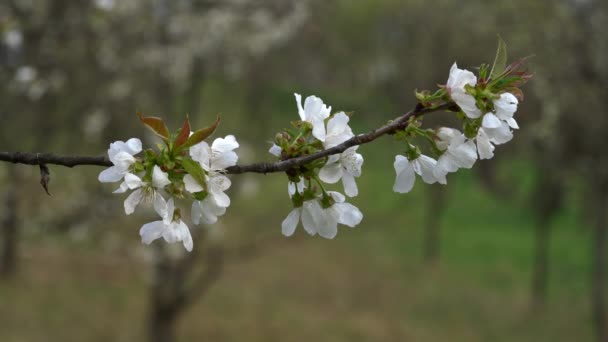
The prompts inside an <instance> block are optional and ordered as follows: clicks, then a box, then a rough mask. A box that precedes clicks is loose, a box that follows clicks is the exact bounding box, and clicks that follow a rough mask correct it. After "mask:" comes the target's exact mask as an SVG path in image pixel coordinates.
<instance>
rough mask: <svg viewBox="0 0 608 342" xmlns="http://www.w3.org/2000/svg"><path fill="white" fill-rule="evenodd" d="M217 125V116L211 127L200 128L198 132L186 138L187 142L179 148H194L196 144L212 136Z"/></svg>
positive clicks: (218, 120)
mask: <svg viewBox="0 0 608 342" xmlns="http://www.w3.org/2000/svg"><path fill="white" fill-rule="evenodd" d="M219 124H220V117H219V116H218V117H217V119H215V121H214V122H213V124H211V126H209V127H205V128H201V129H199V130H198V131H196V132H194V133H192V135H191V136H190V138H188V140H186V142H185V143H184V144H183V145H181V146H180V147H181V148H188V147H190V146H194V145H196V144H198V143H199V142H201V141H203V140H205V139H207V138H208V137H209V136H210V135H211V134H213V132H215V129H216V128H217V126H218V125H219Z"/></svg>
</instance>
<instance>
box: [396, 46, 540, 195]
mask: <svg viewBox="0 0 608 342" xmlns="http://www.w3.org/2000/svg"><path fill="white" fill-rule="evenodd" d="M500 53H501V51H500V49H499V54H500ZM497 59H498V58H497ZM522 63H523V60H520V61H517V62H515V63H513V64H511V65H509V66H502V67H501V66H499V65H497V63H496V62H495V64H494V66H493V67H492V69H490V68H489V66H488V65H482V66H481V67H480V77H479V80H478V77H477V76H475V74H473V73H472V72H470V71H468V70H464V69H459V68H458V66H457V64H456V63H454V64H453V65H452V68H451V69H450V74H449V77H448V80H447V83H446V85H445V86H444V87H442V88H441V89H439V90H438V91H436V92H435V93H434V94H430V93H429V92H420V93H417V94H416V96H417V98H418V99H419V101H420V104H421V105H423V106H425V107H431V108H432V107H434V106H438V105H441V104H446V103H450V102H453V103H454V104H455V105H456V106H455V107H453V108H451V110H452V111H455V112H457V117H458V118H459V119H461V120H462V122H463V131H462V132H461V131H459V130H458V129H455V128H447V127H440V128H438V129H436V130H423V129H420V125H421V122H420V121H421V119H415V120H413V121H412V122H410V123H409V125H408V126H407V127H406V128H405V129H404V130H403V131H402V132H398V133H397V134H396V137H397V138H398V139H401V140H405V142H406V153H405V156H402V155H397V156H396V157H395V163H394V168H395V172H396V175H397V176H396V179H395V184H394V186H393V190H394V191H395V192H398V193H407V192H409V191H410V190H412V188H413V186H414V182H415V175H416V174H418V175H419V176H420V177H421V178H422V180H423V181H424V182H425V183H428V184H433V183H440V184H446V183H447V180H446V176H447V174H448V173H452V172H456V171H457V170H458V169H461V168H464V169H470V168H471V167H472V166H473V165H474V164H475V162H476V161H477V159H478V158H479V159H490V158H492V157H494V149H495V146H497V145H500V144H504V143H507V142H509V141H510V140H511V139H512V138H513V129H518V128H519V126H518V124H517V122H516V121H515V119H514V118H513V115H514V114H515V112H516V111H517V105H518V104H519V99H518V97H521V94H522V93H521V90H520V89H519V88H518V87H519V86H520V85H522V84H523V83H525V82H526V81H527V80H528V79H529V77H530V76H529V75H528V74H526V73H525V72H524V71H520V70H518V68H519V67H520V66H521V64H522ZM416 137H422V138H424V139H425V140H427V141H428V142H429V143H430V150H431V153H433V154H434V155H435V156H436V159H435V158H433V157H430V156H427V155H424V154H422V153H421V152H420V148H419V147H418V146H415V145H414V143H413V139H414V138H416Z"/></svg>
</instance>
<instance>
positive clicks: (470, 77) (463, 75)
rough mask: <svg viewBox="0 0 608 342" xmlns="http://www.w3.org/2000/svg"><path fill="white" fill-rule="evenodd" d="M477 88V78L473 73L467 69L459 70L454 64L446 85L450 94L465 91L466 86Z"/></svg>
mask: <svg viewBox="0 0 608 342" xmlns="http://www.w3.org/2000/svg"><path fill="white" fill-rule="evenodd" d="M467 84H468V85H470V86H475V85H476V84H477V77H476V76H475V74H473V73H472V72H470V71H468V70H465V69H458V65H456V63H455V62H454V64H452V67H451V68H450V76H449V77H448V81H447V83H446V88H447V89H448V92H451V91H453V90H456V89H464V86H465V85H467Z"/></svg>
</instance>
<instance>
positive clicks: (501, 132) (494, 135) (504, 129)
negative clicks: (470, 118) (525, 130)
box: [484, 122, 513, 145]
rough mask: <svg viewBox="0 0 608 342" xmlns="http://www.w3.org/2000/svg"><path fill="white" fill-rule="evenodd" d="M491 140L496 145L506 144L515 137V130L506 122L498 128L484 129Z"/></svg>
mask: <svg viewBox="0 0 608 342" xmlns="http://www.w3.org/2000/svg"><path fill="white" fill-rule="evenodd" d="M484 131H485V132H486V134H487V135H488V137H489V138H490V141H491V142H493V143H494V144H496V145H500V144H504V143H507V142H509V141H510V140H511V139H513V132H511V129H510V128H509V125H508V124H507V123H506V122H505V123H503V124H502V125H501V126H500V127H498V128H493V129H484Z"/></svg>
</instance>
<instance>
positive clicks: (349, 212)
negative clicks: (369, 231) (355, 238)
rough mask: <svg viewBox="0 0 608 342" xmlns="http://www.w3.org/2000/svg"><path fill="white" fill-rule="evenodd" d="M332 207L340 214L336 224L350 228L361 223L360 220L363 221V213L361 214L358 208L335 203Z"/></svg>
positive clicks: (347, 204)
mask: <svg viewBox="0 0 608 342" xmlns="http://www.w3.org/2000/svg"><path fill="white" fill-rule="evenodd" d="M333 206H334V207H336V209H337V210H338V212H339V213H340V218H339V220H338V223H340V224H343V225H346V226H349V227H351V228H352V227H355V226H356V225H358V224H359V223H361V220H362V219H363V213H362V212H361V210H359V208H357V207H355V206H354V205H352V204H350V203H336V204H334V205H333Z"/></svg>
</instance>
